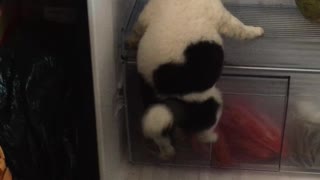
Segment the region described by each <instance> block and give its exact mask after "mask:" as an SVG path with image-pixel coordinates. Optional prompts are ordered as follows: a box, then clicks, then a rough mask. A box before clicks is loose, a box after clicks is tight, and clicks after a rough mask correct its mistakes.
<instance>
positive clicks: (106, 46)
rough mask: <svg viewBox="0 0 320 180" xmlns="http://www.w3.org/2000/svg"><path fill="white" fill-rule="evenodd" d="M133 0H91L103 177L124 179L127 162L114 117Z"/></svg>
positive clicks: (91, 30)
mask: <svg viewBox="0 0 320 180" xmlns="http://www.w3.org/2000/svg"><path fill="white" fill-rule="evenodd" d="M129 1H130V0H88V13H89V26H90V38H91V53H92V55H91V56H92V65H93V78H94V93H95V106H96V107H95V108H96V119H97V120H96V121H97V135H98V151H99V166H100V179H101V180H117V179H122V178H121V177H122V176H121V172H122V170H124V166H125V165H126V163H127V161H126V158H124V157H126V156H124V155H123V152H124V151H123V149H122V148H121V147H123V146H122V142H123V141H122V140H121V138H122V136H121V134H122V132H121V129H122V128H120V124H121V123H120V122H119V121H118V119H117V118H115V116H114V109H115V108H114V106H115V104H114V100H113V99H114V98H113V97H114V96H115V93H116V89H117V88H116V87H117V83H116V82H117V81H118V80H117V79H119V77H117V73H116V69H117V67H118V66H117V62H119V61H118V60H119V59H118V57H119V56H118V45H119V43H120V42H119V38H118V37H119V35H120V28H121V26H122V23H123V22H124V17H125V16H126V14H127V13H129V10H128V8H127V7H129V6H130V5H131V4H132V3H131V4H130V3H129Z"/></svg>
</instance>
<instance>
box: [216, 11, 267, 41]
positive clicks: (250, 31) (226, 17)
mask: <svg viewBox="0 0 320 180" xmlns="http://www.w3.org/2000/svg"><path fill="white" fill-rule="evenodd" d="M223 13H224V14H223V16H222V18H221V23H220V27H219V32H220V33H221V34H223V35H225V36H227V37H230V38H235V39H239V40H246V39H255V38H257V37H260V36H262V35H263V34H264V30H263V28H261V27H255V26H247V25H245V24H243V23H242V22H241V21H240V20H239V19H238V18H236V17H234V16H233V15H232V14H231V13H230V12H229V11H228V10H227V9H225V10H224V11H223Z"/></svg>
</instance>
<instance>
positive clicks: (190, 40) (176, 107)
mask: <svg viewBox="0 0 320 180" xmlns="http://www.w3.org/2000/svg"><path fill="white" fill-rule="evenodd" d="M263 33H264V31H263V29H262V28H260V27H252V26H246V25H244V24H243V23H241V22H240V21H239V20H238V19H237V18H236V17H234V16H232V15H231V14H230V13H229V12H228V11H227V10H226V9H225V7H224V6H223V4H222V2H221V0H149V2H148V3H147V5H146V6H145V7H144V9H143V11H142V12H141V14H140V16H139V19H138V21H137V22H136V24H135V26H134V32H133V34H132V36H131V37H130V38H129V39H128V43H129V45H130V46H138V54H137V65H138V72H139V74H140V75H141V77H142V80H143V81H144V84H145V85H146V86H149V89H152V91H154V93H155V95H156V99H157V100H156V101H155V102H153V103H151V104H150V106H149V107H148V108H147V110H146V112H145V113H144V116H143V120H142V128H143V133H144V135H145V137H146V138H151V139H152V140H153V141H154V142H155V143H156V144H157V145H158V146H159V149H160V157H161V158H163V159H168V158H170V157H172V156H173V155H174V154H175V149H174V147H173V146H172V144H171V140H170V137H169V136H168V135H167V133H166V132H168V130H170V129H171V128H173V126H177V127H179V128H181V129H183V130H184V131H185V132H187V133H194V134H196V135H197V137H198V138H199V140H200V141H201V142H203V143H211V142H215V141H216V140H217V138H218V136H217V135H216V134H214V133H213V129H214V128H215V126H216V125H217V123H218V121H219V119H220V116H221V113H222V97H221V94H220V91H219V90H218V89H217V88H216V87H215V83H216V82H217V80H218V79H219V77H220V75H221V72H222V68H223V60H224V52H223V47H222V44H223V41H222V37H221V35H224V36H227V37H232V38H236V39H240V40H245V39H253V38H256V37H259V36H262V35H263Z"/></svg>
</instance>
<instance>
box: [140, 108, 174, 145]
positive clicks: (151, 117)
mask: <svg viewBox="0 0 320 180" xmlns="http://www.w3.org/2000/svg"><path fill="white" fill-rule="evenodd" d="M173 124H174V115H173V113H172V112H171V110H170V108H169V107H168V106H167V105H165V104H154V105H152V106H151V107H149V108H148V109H147V110H146V112H145V114H144V116H143V119H142V129H143V134H144V136H145V137H146V138H150V139H157V138H161V137H163V136H165V135H166V134H167V133H168V132H170V131H171V129H172V128H173Z"/></svg>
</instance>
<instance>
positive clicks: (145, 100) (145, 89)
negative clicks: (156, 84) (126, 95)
mask: <svg viewBox="0 0 320 180" xmlns="http://www.w3.org/2000/svg"><path fill="white" fill-rule="evenodd" d="M139 81H140V82H139V83H140V96H141V99H142V104H143V106H144V107H143V108H144V109H146V108H147V107H149V106H150V105H152V104H154V103H157V102H158V99H157V97H156V94H155V92H154V90H153V88H152V87H151V86H150V85H149V84H148V83H147V82H146V81H145V80H144V79H143V77H142V75H140V74H139Z"/></svg>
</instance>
